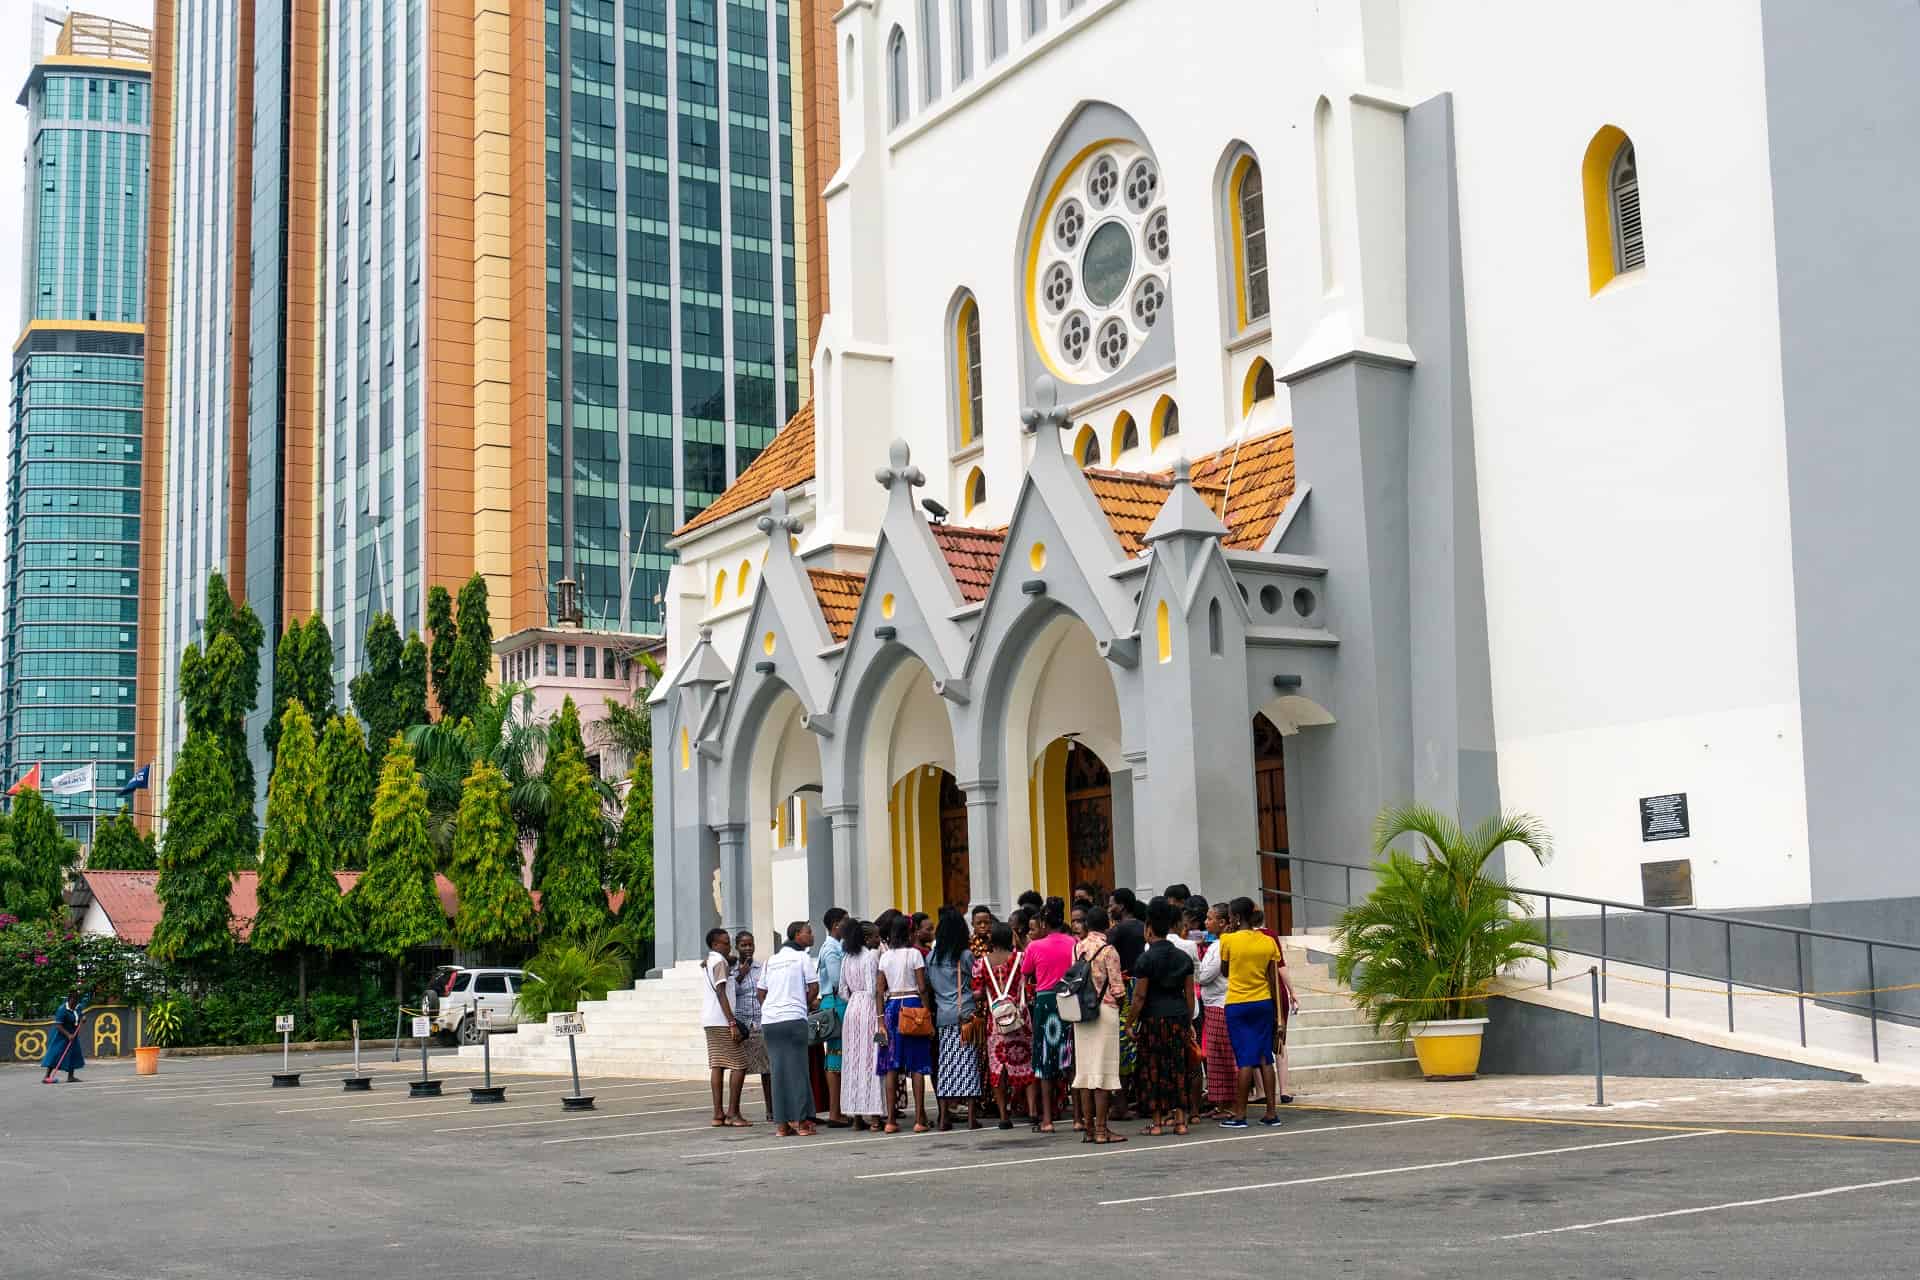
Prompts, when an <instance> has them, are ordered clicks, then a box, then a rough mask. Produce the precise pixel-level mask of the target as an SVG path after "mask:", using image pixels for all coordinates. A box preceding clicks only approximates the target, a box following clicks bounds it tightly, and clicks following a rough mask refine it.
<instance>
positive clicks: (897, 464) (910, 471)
mask: <svg viewBox="0 0 1920 1280" xmlns="http://www.w3.org/2000/svg"><path fill="white" fill-rule="evenodd" d="M873 478H874V479H875V480H877V481H879V482H880V487H881V488H882V489H885V490H887V491H888V492H892V490H893V486H894V484H895V483H896V482H903V483H905V485H906V487H907V492H908V493H911V492H912V491H913V490H914V489H917V488H918V487H920V486H921V485H923V484H925V483H926V482H927V473H926V472H924V471H922V470H921V469H920V468H918V467H916V466H914V465H913V451H912V450H911V449H909V448H908V447H907V442H906V441H905V440H901V439H898V438H896V439H895V440H894V442H893V443H892V444H890V445H888V446H887V465H886V466H884V467H881V468H880V469H878V470H877V471H875V472H874V473H873Z"/></svg>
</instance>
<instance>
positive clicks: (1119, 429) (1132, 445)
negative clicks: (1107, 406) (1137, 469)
mask: <svg viewBox="0 0 1920 1280" xmlns="http://www.w3.org/2000/svg"><path fill="white" fill-rule="evenodd" d="M1139 447H1140V424H1139V423H1137V422H1135V421H1134V420H1133V415H1132V414H1130V413H1126V412H1122V413H1121V414H1120V416H1119V417H1118V418H1116V419H1114V423H1113V456H1114V458H1115V460H1116V461H1117V460H1118V459H1120V458H1121V457H1124V456H1125V455H1126V453H1127V452H1128V451H1129V450H1132V449H1138V448H1139Z"/></svg>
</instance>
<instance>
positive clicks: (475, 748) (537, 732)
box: [407, 684, 547, 854]
mask: <svg viewBox="0 0 1920 1280" xmlns="http://www.w3.org/2000/svg"><path fill="white" fill-rule="evenodd" d="M407 744H408V745H409V746H411V747H412V748H413V752H414V759H415V761H416V762H417V765H418V767H419V770H420V781H421V785H422V786H424V787H425V788H426V791H427V832H428V835H429V837H430V838H431V839H432V841H433V846H434V848H435V850H437V851H438V852H440V853H442V854H444V853H445V852H446V851H447V850H449V849H451V848H452V847H453V838H454V827H455V820H456V818H457V817H458V815H459V812H460V792H461V788H462V787H463V786H465V784H466V780H467V777H468V775H470V774H471V773H472V772H473V766H474V765H475V764H478V763H480V762H481V761H485V762H486V763H488V764H490V765H492V766H493V767H494V768H496V769H498V770H499V771H500V774H501V776H502V777H503V778H504V779H505V780H506V783H507V803H508V806H509V807H510V809H511V810H512V812H513V820H514V825H515V826H516V827H518V828H519V830H520V831H521V833H522V834H523V835H524V834H531V833H533V832H535V831H538V830H539V829H540V827H541V826H542V824H544V823H545V821H546V814H547V784H546V779H545V778H544V777H543V776H542V775H541V771H540V761H541V759H542V758H543V757H544V755H545V754H546V745H547V722H546V721H545V720H542V719H538V718H536V717H535V716H534V714H533V691H532V690H530V689H528V688H527V687H526V686H525V685H520V684H507V685H502V686H500V687H499V688H498V689H490V690H488V692H487V695H486V697H484V698H482V699H481V700H480V703H479V705H478V706H476V707H475V708H474V712H473V714H472V715H471V716H468V717H465V718H464V719H461V720H456V721H452V722H449V721H446V720H441V721H439V722H438V723H434V724H417V725H414V726H413V727H412V728H411V729H408V730H407Z"/></svg>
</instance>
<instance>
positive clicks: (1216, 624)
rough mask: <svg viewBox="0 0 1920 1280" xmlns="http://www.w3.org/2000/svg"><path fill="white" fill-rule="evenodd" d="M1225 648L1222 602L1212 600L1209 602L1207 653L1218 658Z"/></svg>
mask: <svg viewBox="0 0 1920 1280" xmlns="http://www.w3.org/2000/svg"><path fill="white" fill-rule="evenodd" d="M1225 648H1226V637H1225V631H1224V628H1223V627H1222V626H1221V623H1220V602H1219V601H1218V600H1210V601H1208V602H1207V652H1208V653H1210V654H1212V655H1213V656H1214V657H1216V658H1217V657H1219V656H1220V654H1221V652H1222V651H1223V650H1224V649H1225Z"/></svg>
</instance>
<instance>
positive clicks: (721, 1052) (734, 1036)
mask: <svg viewBox="0 0 1920 1280" xmlns="http://www.w3.org/2000/svg"><path fill="white" fill-rule="evenodd" d="M732 946H733V936H732V935H731V934H729V933H728V932H727V931H726V930H725V929H709V930H707V956H706V959H705V960H704V961H702V962H701V963H702V976H703V980H702V982H701V984H700V1022H701V1025H702V1027H704V1028H705V1030H706V1035H707V1069H708V1072H709V1075H710V1078H711V1083H712V1086H713V1127H714V1128H716V1129H724V1128H728V1127H732V1128H735V1129H744V1128H746V1127H747V1125H748V1123H749V1122H748V1121H746V1120H744V1119H741V1118H740V1117H739V1116H738V1115H729V1114H728V1113H727V1093H726V1089H727V1073H728V1072H732V1073H733V1077H734V1081H735V1083H734V1086H733V1100H734V1103H735V1104H736V1106H737V1105H738V1103H739V1101H740V1084H741V1082H744V1081H745V1079H746V1075H747V1072H746V1066H747V1059H746V1050H745V1040H746V1037H745V1036H744V1035H743V1034H742V1033H741V1031H740V1027H739V1025H738V1024H737V1023H735V1022H734V1020H733V961H732V954H731V951H732Z"/></svg>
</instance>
